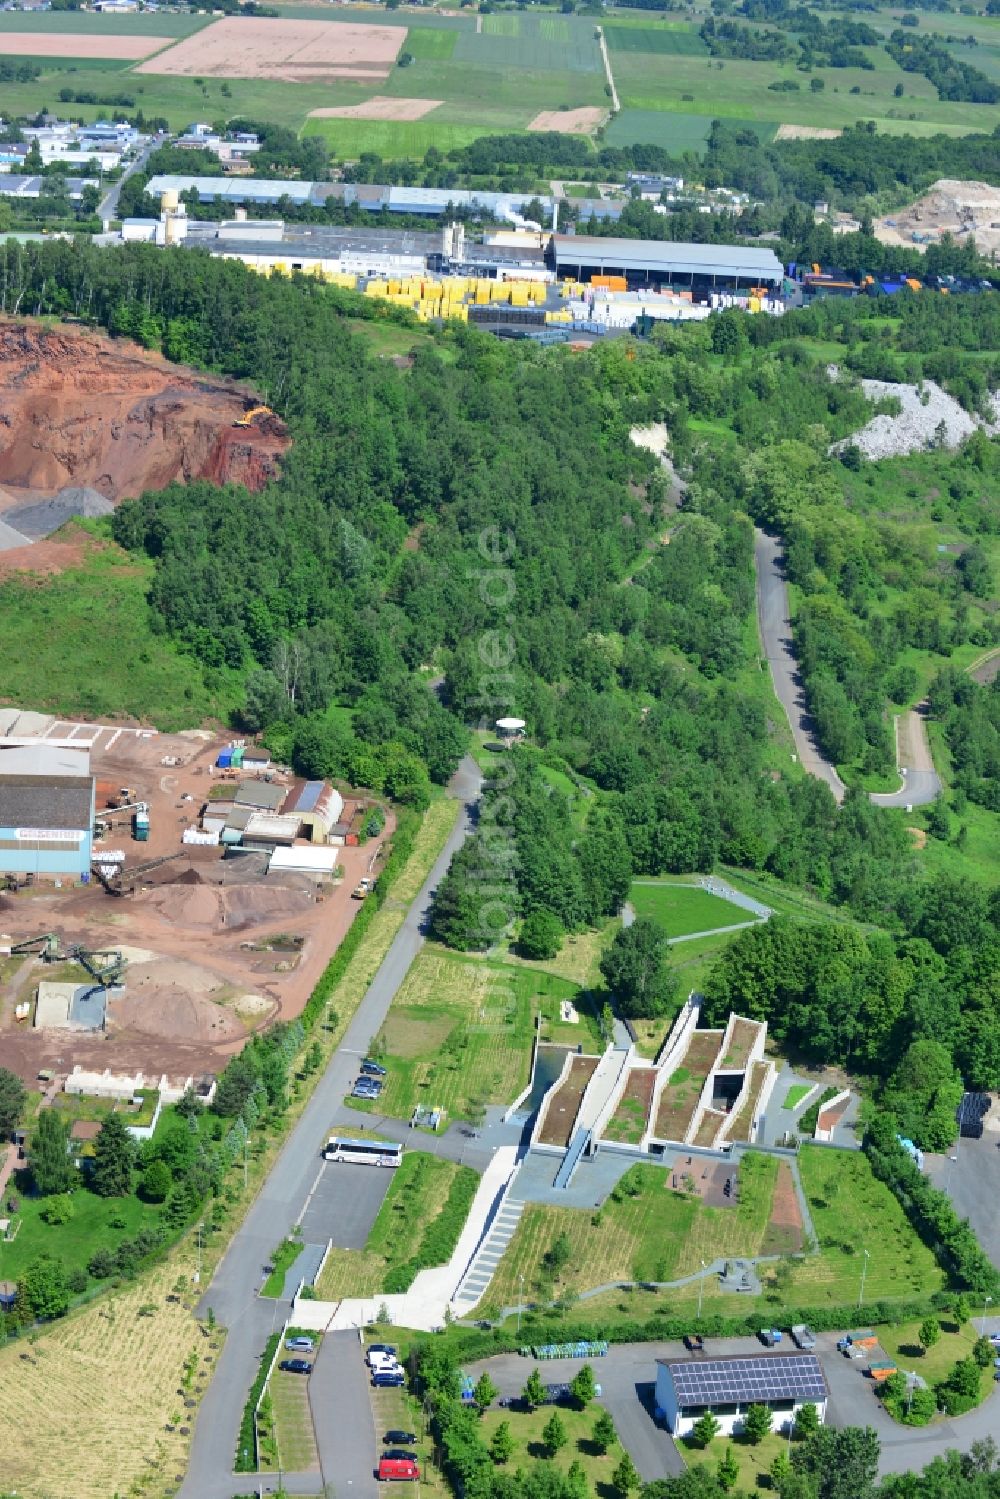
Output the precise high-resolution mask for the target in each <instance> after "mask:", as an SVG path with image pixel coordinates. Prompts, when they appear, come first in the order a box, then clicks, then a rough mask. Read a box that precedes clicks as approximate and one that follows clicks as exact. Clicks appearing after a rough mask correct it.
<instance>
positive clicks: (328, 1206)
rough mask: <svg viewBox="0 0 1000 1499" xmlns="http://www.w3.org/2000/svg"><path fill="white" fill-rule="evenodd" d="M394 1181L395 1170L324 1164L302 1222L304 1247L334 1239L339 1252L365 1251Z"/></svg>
mask: <svg viewBox="0 0 1000 1499" xmlns="http://www.w3.org/2000/svg"><path fill="white" fill-rule="evenodd" d="M391 1181H392V1172H391V1171H365V1170H359V1169H358V1168H357V1167H356V1166H344V1165H335V1164H334V1163H333V1162H332V1161H327V1162H325V1163H322V1164H321V1165H320V1166H318V1167H317V1179H316V1186H315V1190H314V1192H313V1194H312V1197H311V1198H310V1200H309V1206H308V1207H307V1208H306V1211H305V1215H304V1217H303V1219H302V1242H303V1244H325V1243H326V1242H327V1241H328V1240H329V1239H332V1240H333V1243H334V1246H335V1247H336V1248H337V1249H364V1247H365V1244H366V1242H367V1240H368V1234H369V1232H370V1230H371V1226H372V1224H373V1223H374V1222H375V1219H376V1217H377V1216H378V1210H379V1208H380V1207H381V1206H382V1202H383V1199H384V1198H385V1194H386V1193H387V1192H388V1190H389V1183H390V1182H391Z"/></svg>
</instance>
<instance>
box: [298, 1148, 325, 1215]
mask: <svg viewBox="0 0 1000 1499" xmlns="http://www.w3.org/2000/svg"><path fill="white" fill-rule="evenodd" d="M325 1170H326V1162H325V1161H324V1162H323V1165H322V1166H321V1167H320V1168H319V1170H318V1171H317V1172H316V1179H315V1181H314V1182H313V1184H312V1186H311V1187H310V1188H309V1195H308V1196H307V1198H306V1200H305V1202H304V1203H303V1204H302V1211H301V1213H300V1214H299V1216H298V1217H297V1218H296V1220H295V1224H296V1227H298V1225H299V1224H301V1222H302V1220H303V1218H304V1217H305V1215H306V1213H307V1212H308V1211H309V1204H310V1203H311V1202H312V1200H313V1194H314V1193H315V1191H316V1188H317V1187H318V1186H319V1184H320V1182H321V1181H322V1179H323V1172H324V1171H325Z"/></svg>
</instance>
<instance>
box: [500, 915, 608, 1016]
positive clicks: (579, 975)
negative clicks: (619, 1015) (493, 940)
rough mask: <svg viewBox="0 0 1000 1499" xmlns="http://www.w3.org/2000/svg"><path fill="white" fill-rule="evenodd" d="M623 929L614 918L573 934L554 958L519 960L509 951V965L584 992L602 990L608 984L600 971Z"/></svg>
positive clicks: (515, 954)
mask: <svg viewBox="0 0 1000 1499" xmlns="http://www.w3.org/2000/svg"><path fill="white" fill-rule="evenodd" d="M619 925H620V922H619V921H618V918H617V917H614V918H612V919H611V920H609V921H605V922H604V923H603V924H602V925H601V926H600V927H595V928H592V929H591V930H589V931H586V932H573V933H571V934H570V935H569V936H568V937H567V938H566V939H565V940H564V942H563V945H562V947H560V949H559V951H558V952H557V953H556V955H555V957H554V958H519V957H518V955H517V953H516V952H511V951H509V950H508V952H507V953H506V955H505V961H506V962H508V963H512V964H514V965H515V966H516V967H518V968H521V967H527V968H532V969H538V970H540V971H541V972H542V973H551V974H554V975H555V976H556V977H557V978H563V979H568V980H569V981H570V982H571V983H573V984H580V985H581V986H582V987H583V988H584V989H597V988H601V987H602V986H603V984H604V980H603V979H602V978H601V969H600V962H601V954H602V953H603V951H604V949H605V948H606V947H607V946H608V945H609V943H611V942H612V941H613V939H614V935H615V933H616V932H617V930H618V928H619ZM557 1013H558V1009H557Z"/></svg>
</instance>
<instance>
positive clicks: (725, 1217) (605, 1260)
mask: <svg viewBox="0 0 1000 1499" xmlns="http://www.w3.org/2000/svg"><path fill="white" fill-rule="evenodd" d="M671 1179H672V1178H671V1173H670V1172H669V1171H665V1170H664V1169H663V1168H662V1167H660V1166H633V1167H632V1168H631V1170H629V1171H628V1172H627V1173H626V1174H625V1176H623V1177H622V1179H621V1181H620V1182H619V1184H618V1186H617V1187H616V1188H615V1190H614V1192H613V1193H612V1195H611V1196H610V1197H609V1198H608V1200H607V1202H605V1204H604V1205H603V1207H602V1208H601V1209H600V1211H599V1212H595V1213H588V1212H583V1211H580V1210H579V1209H574V1208H554V1207H548V1206H542V1205H539V1204H529V1206H528V1207H527V1208H526V1209H525V1211H524V1214H523V1216H522V1218H521V1221H520V1223H519V1224H518V1226H517V1230H516V1232H515V1234H514V1237H513V1239H512V1240H511V1242H510V1245H509V1246H508V1248H507V1251H506V1253H505V1254H504V1256H503V1259H502V1260H501V1261H500V1265H499V1268H498V1270H497V1273H496V1275H495V1276H494V1277H493V1281H492V1283H491V1284H490V1288H489V1291H488V1292H487V1296H488V1300H489V1304H490V1306H491V1307H494V1308H500V1307H503V1306H513V1305H514V1304H515V1303H516V1302H517V1300H518V1294H519V1287H520V1278H521V1276H522V1275H523V1276H524V1283H525V1285H526V1286H529V1287H530V1288H531V1289H532V1292H534V1293H537V1291H538V1290H539V1288H547V1287H550V1286H551V1281H550V1279H549V1277H548V1276H547V1274H546V1271H545V1267H544V1264H543V1260H544V1256H545V1255H546V1254H547V1253H548V1252H549V1251H550V1250H551V1249H552V1247H553V1245H554V1244H555V1243H556V1241H557V1239H560V1238H561V1237H562V1236H563V1235H565V1239H566V1241H567V1243H568V1247H569V1254H568V1257H566V1258H565V1267H564V1268H563V1270H562V1271H561V1272H560V1273H559V1278H558V1282H557V1284H556V1285H555V1287H554V1288H553V1289H552V1290H551V1294H553V1295H562V1294H565V1293H566V1292H567V1291H576V1292H580V1291H587V1290H591V1289H593V1288H594V1287H595V1286H601V1285H606V1284H609V1283H611V1282H614V1281H622V1280H636V1281H670V1280H675V1279H678V1278H679V1277H681V1276H684V1275H689V1274H691V1273H692V1272H693V1271H696V1270H697V1269H698V1266H699V1265H700V1264H701V1262H702V1260H705V1261H707V1262H710V1261H712V1260H714V1259H718V1258H719V1257H720V1256H722V1255H753V1254H758V1253H761V1252H765V1253H771V1252H777V1251H778V1250H779V1249H781V1248H784V1247H787V1242H788V1241H787V1239H786V1237H785V1234H786V1233H787V1230H786V1229H784V1228H783V1227H782V1226H781V1225H780V1224H776V1225H775V1229H774V1231H773V1233H772V1232H770V1231H769V1226H770V1224H771V1220H772V1214H773V1210H774V1206H775V1197H776V1194H775V1185H776V1182H777V1179H778V1162H777V1161H776V1160H774V1159H773V1158H771V1157H768V1156H761V1155H756V1154H754V1153H752V1152H751V1153H748V1154H747V1155H745V1156H744V1157H743V1159H742V1161H741V1163H740V1192H739V1202H738V1203H737V1204H736V1205H735V1206H733V1207H726V1208H713V1207H705V1206H704V1205H703V1204H702V1203H701V1202H700V1201H699V1200H698V1198H697V1197H696V1196H694V1195H691V1194H690V1193H688V1192H687V1191H681V1190H674V1189H673V1188H672V1187H671ZM782 1216H784V1214H782ZM706 1289H707V1287H706Z"/></svg>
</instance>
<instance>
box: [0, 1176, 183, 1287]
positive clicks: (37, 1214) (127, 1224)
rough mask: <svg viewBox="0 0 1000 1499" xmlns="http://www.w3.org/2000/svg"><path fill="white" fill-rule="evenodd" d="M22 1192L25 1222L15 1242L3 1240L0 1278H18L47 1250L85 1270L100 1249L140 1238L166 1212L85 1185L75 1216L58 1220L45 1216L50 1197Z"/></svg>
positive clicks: (21, 1209) (76, 1202)
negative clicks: (51, 1221) (104, 1194)
mask: <svg viewBox="0 0 1000 1499" xmlns="http://www.w3.org/2000/svg"><path fill="white" fill-rule="evenodd" d="M9 1192H10V1189H9V1188H8V1194H9ZM16 1195H17V1197H18V1201H19V1207H18V1213H17V1221H20V1224H21V1227H20V1229H19V1230H18V1232H17V1237H16V1238H15V1239H13V1240H12V1241H11V1242H10V1243H9V1244H5V1243H3V1242H2V1241H0V1280H17V1279H18V1278H19V1277H20V1276H21V1275H22V1274H23V1273H24V1271H25V1270H26V1269H27V1267H28V1266H29V1265H30V1264H31V1263H32V1262H33V1261H34V1260H37V1259H38V1257H39V1255H43V1254H51V1255H53V1256H54V1257H55V1258H56V1259H58V1260H60V1261H61V1262H62V1266H63V1269H64V1270H66V1271H71V1270H85V1269H86V1268H87V1262H88V1260H89V1259H90V1258H91V1256H92V1255H93V1254H95V1253H96V1251H97V1250H98V1249H112V1250H113V1249H117V1247H118V1245H119V1244H120V1243H121V1242H122V1240H123V1239H134V1238H135V1236H136V1234H137V1233H138V1232H139V1230H140V1229H141V1228H143V1227H144V1226H145V1225H147V1224H155V1223H158V1222H159V1221H160V1217H161V1210H160V1209H159V1208H158V1207H153V1206H150V1205H147V1204H146V1203H143V1202H140V1201H139V1199H138V1197H135V1196H131V1197H98V1196H96V1195H95V1194H94V1193H93V1192H88V1191H86V1190H80V1191H76V1192H74V1193H73V1198H72V1201H73V1217H72V1218H71V1219H70V1221H69V1222H68V1223H63V1224H59V1225H55V1224H49V1223H45V1222H43V1220H42V1217H41V1213H42V1209H43V1208H44V1207H45V1198H44V1197H26V1196H24V1195H22V1194H21V1193H20V1192H18V1193H17V1194H16Z"/></svg>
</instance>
